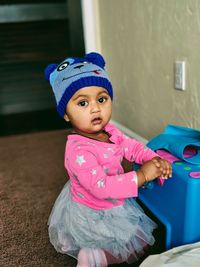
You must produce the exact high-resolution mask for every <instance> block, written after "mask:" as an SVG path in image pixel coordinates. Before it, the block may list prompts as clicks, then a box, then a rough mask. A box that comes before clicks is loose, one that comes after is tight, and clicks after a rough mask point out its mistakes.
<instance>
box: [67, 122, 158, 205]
mask: <svg viewBox="0 0 200 267" xmlns="http://www.w3.org/2000/svg"><path fill="white" fill-rule="evenodd" d="M105 131H106V132H108V133H109V134H110V141H111V143H105V142H100V141H97V140H94V139H90V138H87V137H84V136H80V135H77V134H72V135H69V136H68V141H67V144H66V150H65V167H66V169H67V171H68V174H69V177H70V183H71V194H72V198H73V200H74V201H75V202H78V203H81V204H83V205H86V206H88V207H90V208H93V209H97V210H101V209H110V208H112V207H115V206H119V205H122V204H123V203H124V201H125V198H129V197H136V196H137V195H138V185H137V175H136V172H135V171H131V172H128V173H124V170H123V168H122V166H121V162H122V160H123V157H124V158H126V159H127V160H129V161H131V162H136V163H138V164H142V163H144V162H145V161H147V160H150V159H152V158H153V157H155V156H157V154H156V153H155V152H153V151H152V150H150V149H148V148H147V147H146V146H144V144H143V143H140V142H138V141H137V140H135V139H132V138H129V137H127V136H125V135H124V134H123V133H122V132H121V131H119V130H118V129H117V128H116V127H115V126H114V125H112V124H108V125H107V126H106V127H105Z"/></svg>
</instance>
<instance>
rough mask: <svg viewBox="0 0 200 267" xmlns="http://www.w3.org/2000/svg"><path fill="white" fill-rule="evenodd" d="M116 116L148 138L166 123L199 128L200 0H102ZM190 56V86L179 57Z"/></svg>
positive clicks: (102, 39)
mask: <svg viewBox="0 0 200 267" xmlns="http://www.w3.org/2000/svg"><path fill="white" fill-rule="evenodd" d="M97 4H98V5H97V6H98V8H97V10H98V14H97V15H98V16H97V17H98V18H99V27H100V28H99V29H98V32H100V49H101V52H102V54H103V55H104V57H105V59H106V62H107V70H108V71H109V74H110V78H111V80H112V83H113V87H114V90H115V99H114V112H113V119H114V120H116V121H118V122H119V123H121V124H123V125H124V126H126V127H128V128H130V129H132V130H133V131H135V132H136V133H138V134H140V135H141V136H143V137H145V138H148V139H149V138H151V137H153V136H154V135H156V134H158V133H159V132H161V131H163V129H164V127H165V126H166V125H167V124H177V125H183V126H188V127H194V128H200V0H97ZM176 60H185V61H186V68H187V69H186V70H187V73H186V83H187V84H186V91H177V90H175V89H174V62H175V61H176Z"/></svg>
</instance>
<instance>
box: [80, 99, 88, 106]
mask: <svg viewBox="0 0 200 267" xmlns="http://www.w3.org/2000/svg"><path fill="white" fill-rule="evenodd" d="M78 105H79V106H81V107H87V106H88V101H86V100H82V101H80V102H79V103H78Z"/></svg>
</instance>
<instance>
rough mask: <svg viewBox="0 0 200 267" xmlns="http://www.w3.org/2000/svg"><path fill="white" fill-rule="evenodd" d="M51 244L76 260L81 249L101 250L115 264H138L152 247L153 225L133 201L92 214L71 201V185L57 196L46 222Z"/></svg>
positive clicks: (86, 208) (87, 209) (131, 199)
mask: <svg viewBox="0 0 200 267" xmlns="http://www.w3.org/2000/svg"><path fill="white" fill-rule="evenodd" d="M48 225H49V237H50V242H51V243H52V245H53V246H54V247H55V249H56V250H57V251H58V252H61V253H65V254H68V255H70V256H73V257H75V258H77V255H78V252H79V251H80V249H81V248H84V247H86V248H100V249H103V250H104V251H106V252H107V253H109V254H111V255H112V256H113V257H115V258H116V259H117V260H120V261H122V262H123V261H127V262H129V263H131V262H134V261H136V260H138V258H139V257H140V256H141V255H143V254H144V250H145V248H146V247H147V246H149V245H150V246H151V245H153V243H154V241H155V240H154V237H153V235H152V232H153V230H154V229H155V228H156V224H155V223H154V222H153V221H152V220H151V219H150V218H149V217H147V216H146V215H145V213H144V212H143V210H142V208H141V207H140V206H139V205H138V204H137V202H136V201H135V200H134V199H133V198H130V199H127V200H126V202H125V204H124V205H123V206H118V207H114V208H112V209H107V210H94V209H91V208H88V207H86V206H84V205H81V204H79V203H76V202H74V201H72V198H71V194H70V182H67V184H66V185H65V186H64V188H63V190H62V191H61V193H60V195H59V196H58V198H57V200H56V202H55V204H54V207H53V209H52V212H51V215H50V217H49V221H48Z"/></svg>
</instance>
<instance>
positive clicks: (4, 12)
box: [0, 0, 84, 135]
mask: <svg viewBox="0 0 200 267" xmlns="http://www.w3.org/2000/svg"><path fill="white" fill-rule="evenodd" d="M0 32H1V35H0V54H1V60H0V135H10V134H17V133H27V132H33V131H41V130H51V129H59V128H64V127H66V123H64V121H63V120H62V119H61V118H59V116H58V114H57V112H56V110H55V100H54V97H53V93H52V91H51V88H50V86H49V84H48V82H46V81H45V79H44V69H45V67H46V66H47V65H48V64H49V63H56V62H59V61H61V60H63V59H64V58H66V57H68V56H71V55H74V56H83V54H84V41H83V28H82V17H81V3H80V0H64V1H63V0H54V1H53V0H51V1H50V0H49V1H47V0H46V1H45V0H40V1H38V0H32V1H30V0H22V1H17V0H15V1H13V0H12V1H9V0H5V1H0Z"/></svg>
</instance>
